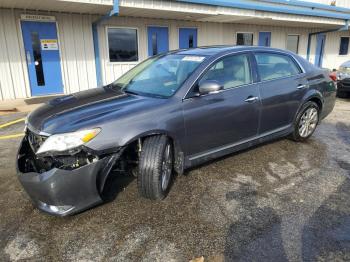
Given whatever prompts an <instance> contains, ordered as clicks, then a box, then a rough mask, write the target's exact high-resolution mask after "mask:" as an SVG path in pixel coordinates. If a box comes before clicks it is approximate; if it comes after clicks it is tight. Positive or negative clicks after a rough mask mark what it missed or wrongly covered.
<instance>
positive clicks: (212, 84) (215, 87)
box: [199, 80, 224, 95]
mask: <svg viewBox="0 0 350 262" xmlns="http://www.w3.org/2000/svg"><path fill="white" fill-rule="evenodd" d="M223 89H224V87H223V86H222V85H220V84H219V83H218V82H217V81H214V80H205V81H203V82H202V83H200V84H199V94H200V95H207V94H211V93H217V92H219V91H220V90H223Z"/></svg>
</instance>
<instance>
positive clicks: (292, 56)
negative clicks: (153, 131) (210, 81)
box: [182, 49, 306, 101]
mask: <svg viewBox="0 0 350 262" xmlns="http://www.w3.org/2000/svg"><path fill="white" fill-rule="evenodd" d="M256 52H262V53H271V54H274V53H277V54H282V55H286V56H288V57H290V58H291V59H292V60H293V61H294V62H295V63H296V64H297V65H298V66H299V68H300V70H301V72H300V73H299V74H296V75H292V76H288V77H283V78H275V79H271V80H266V81H257V82H254V79H253V83H251V84H247V85H241V86H239V87H234V88H241V87H244V86H249V85H255V84H260V83H266V82H270V81H275V80H281V79H285V78H290V77H295V76H299V75H302V74H305V73H306V70H305V68H304V67H303V65H302V64H301V63H300V62H299V61H298V59H296V58H295V57H294V55H292V54H289V53H286V52H283V51H279V50H264V49H256V50H255V49H254V50H241V51H231V52H229V53H226V54H222V55H220V56H219V57H217V58H216V59H215V60H214V61H213V62H212V63H210V64H208V65H207V66H206V67H205V68H204V69H203V71H202V73H201V74H199V76H198V77H197V78H196V79H195V80H194V81H193V83H192V84H191V87H190V88H189V89H188V90H187V92H186V94H185V95H184V96H183V98H182V101H184V100H188V99H193V98H194V97H187V95H188V93H189V92H190V91H191V89H192V88H193V85H194V84H195V83H196V82H197V81H198V79H199V78H201V77H202V76H203V75H204V72H206V71H207V70H208V68H209V67H210V66H212V65H214V64H215V63H216V62H217V61H218V60H220V59H222V58H223V57H225V56H230V55H235V54H241V53H247V54H253V55H255V53H256ZM251 70H252V68H251ZM234 88H229V89H224V90H221V91H220V92H216V93H215V94H217V93H221V92H223V91H226V90H232V89H234ZM208 95H211V94H207V95H206V96H208Z"/></svg>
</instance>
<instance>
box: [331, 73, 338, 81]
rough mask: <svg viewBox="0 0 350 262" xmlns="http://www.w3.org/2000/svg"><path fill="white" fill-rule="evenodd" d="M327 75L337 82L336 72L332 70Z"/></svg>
mask: <svg viewBox="0 0 350 262" xmlns="http://www.w3.org/2000/svg"><path fill="white" fill-rule="evenodd" d="M329 77H330V78H331V79H332V80H333V81H334V82H337V72H332V73H330V74H329Z"/></svg>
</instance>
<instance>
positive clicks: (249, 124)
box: [183, 53, 260, 160]
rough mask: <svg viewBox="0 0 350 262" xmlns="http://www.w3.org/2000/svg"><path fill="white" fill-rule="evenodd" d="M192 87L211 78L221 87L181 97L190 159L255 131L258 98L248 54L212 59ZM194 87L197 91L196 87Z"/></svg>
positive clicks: (194, 91)
mask: <svg viewBox="0 0 350 262" xmlns="http://www.w3.org/2000/svg"><path fill="white" fill-rule="evenodd" d="M208 68H209V70H207V71H206V72H205V73H204V74H203V75H202V77H200V79H199V80H198V81H197V83H196V84H195V85H194V87H193V89H192V92H190V93H192V94H195V93H196V92H197V91H198V86H199V84H200V83H201V82H203V81H205V80H214V81H217V82H219V83H220V84H221V85H223V87H224V89H223V90H222V91H219V92H217V93H210V94H207V95H203V96H195V95H193V96H191V95H190V96H189V97H186V99H184V101H183V114H184V122H185V128H186V145H187V153H188V155H190V160H191V158H192V159H196V158H200V157H202V156H205V155H210V154H211V152H213V151H214V152H219V151H220V150H221V149H222V148H223V147H226V149H227V147H230V146H231V145H232V144H233V143H240V142H243V141H244V140H246V139H250V138H253V137H255V136H256V135H257V132H258V123H259V110H260V100H259V91H258V87H257V85H256V84H254V83H253V77H252V75H253V74H252V70H251V68H252V67H251V54H249V53H242V54H236V55H229V56H226V57H224V58H222V59H220V60H218V61H216V62H214V63H213V64H212V65H211V66H210V67H208ZM196 90H197V91H196Z"/></svg>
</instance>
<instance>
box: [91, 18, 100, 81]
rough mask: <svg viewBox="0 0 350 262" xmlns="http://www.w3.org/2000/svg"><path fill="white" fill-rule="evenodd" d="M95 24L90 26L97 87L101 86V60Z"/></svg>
mask: <svg viewBox="0 0 350 262" xmlns="http://www.w3.org/2000/svg"><path fill="white" fill-rule="evenodd" d="M97 24H98V23H93V24H92V41H93V43H94V55H95V66H96V81H97V86H102V72H101V59H100V47H99V43H98V31H97Z"/></svg>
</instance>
